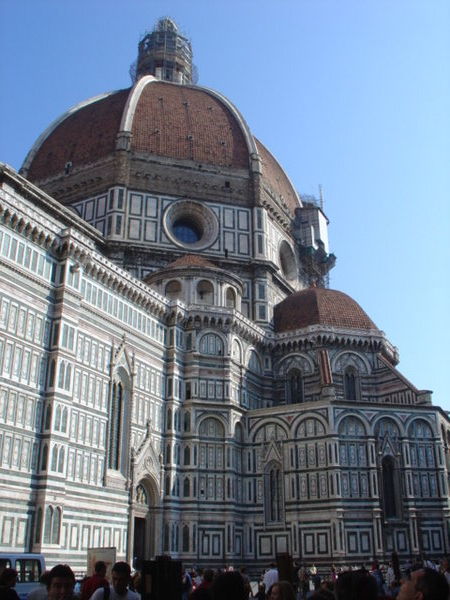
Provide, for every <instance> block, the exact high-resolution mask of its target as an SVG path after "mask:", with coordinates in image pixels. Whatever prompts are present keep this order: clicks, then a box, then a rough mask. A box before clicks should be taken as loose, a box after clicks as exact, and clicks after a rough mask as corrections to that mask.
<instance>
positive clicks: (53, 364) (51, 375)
mask: <svg viewBox="0 0 450 600" xmlns="http://www.w3.org/2000/svg"><path fill="white" fill-rule="evenodd" d="M55 371H56V361H55V359H54V358H53V359H52V360H51V362H50V370H49V374H48V387H53V386H54V384H55Z"/></svg>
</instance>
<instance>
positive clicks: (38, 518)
mask: <svg viewBox="0 0 450 600" xmlns="http://www.w3.org/2000/svg"><path fill="white" fill-rule="evenodd" d="M41 534H42V508H41V507H39V508H38V509H37V513H36V526H35V528H34V541H35V543H36V544H39V543H40V541H41Z"/></svg>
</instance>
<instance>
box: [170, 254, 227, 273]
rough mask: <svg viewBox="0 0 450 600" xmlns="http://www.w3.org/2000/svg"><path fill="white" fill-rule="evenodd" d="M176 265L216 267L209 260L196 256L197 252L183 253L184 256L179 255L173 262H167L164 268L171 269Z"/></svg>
mask: <svg viewBox="0 0 450 600" xmlns="http://www.w3.org/2000/svg"><path fill="white" fill-rule="evenodd" d="M176 267H206V268H208V269H217V268H218V267H216V265H215V264H213V263H212V262H211V261H209V260H207V259H206V258H203V256H198V255H197V254H185V255H184V256H180V258H177V259H176V260H174V261H173V262H171V263H169V264H168V265H167V266H166V267H164V269H172V268H176Z"/></svg>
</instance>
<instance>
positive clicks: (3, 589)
mask: <svg viewBox="0 0 450 600" xmlns="http://www.w3.org/2000/svg"><path fill="white" fill-rule="evenodd" d="M16 583H17V571H16V570H15V569H12V568H11V567H6V569H3V571H2V573H1V574H0V598H1V600H19V595H18V594H17V592H16V590H15V589H14V586H15V585H16Z"/></svg>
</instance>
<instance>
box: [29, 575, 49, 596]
mask: <svg viewBox="0 0 450 600" xmlns="http://www.w3.org/2000/svg"><path fill="white" fill-rule="evenodd" d="M49 575H50V571H44V572H43V573H42V575H41V576H40V577H39V586H38V587H37V588H35V589H34V590H31V592H30V593H29V594H28V596H27V600H47V595H48V592H47V584H48V581H49Z"/></svg>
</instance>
